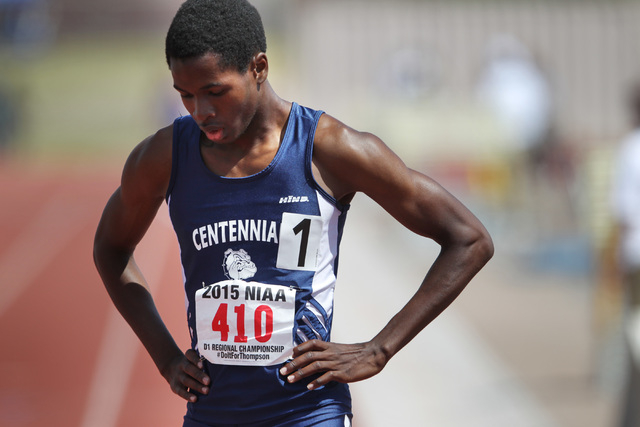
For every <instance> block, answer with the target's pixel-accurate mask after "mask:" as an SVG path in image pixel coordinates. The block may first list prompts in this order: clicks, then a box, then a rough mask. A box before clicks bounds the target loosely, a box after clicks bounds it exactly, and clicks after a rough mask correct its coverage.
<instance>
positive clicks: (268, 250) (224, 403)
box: [167, 103, 350, 424]
mask: <svg viewBox="0 0 640 427" xmlns="http://www.w3.org/2000/svg"><path fill="white" fill-rule="evenodd" d="M321 115H322V112H321V111H315V110H311V109H309V108H305V107H302V106H300V105H298V104H296V103H293V104H292V107H291V112H290V115H289V119H288V121H287V124H286V130H285V132H284V136H283V139H282V141H281V144H280V147H279V149H278V151H277V153H276V155H275V157H274V158H273V160H272V161H271V163H270V164H269V165H268V166H267V167H266V168H265V169H264V170H262V171H260V172H258V173H256V174H255V175H251V176H247V177H242V178H226V177H222V176H218V175H216V174H215V173H213V172H212V171H211V170H209V169H208V168H207V166H206V165H205V163H204V160H203V158H202V156H201V151H200V138H201V132H200V129H199V128H198V126H197V124H196V123H195V121H194V120H193V119H192V118H191V117H190V116H187V117H181V118H178V119H176V121H175V122H174V125H173V165H172V173H171V181H170V185H169V189H168V191H167V204H168V206H169V213H170V217H171V221H172V223H173V227H174V230H175V232H176V235H177V238H178V242H179V246H180V256H181V262H182V268H183V276H184V277H183V278H184V289H185V296H186V308H187V321H188V325H189V331H190V334H191V342H192V347H193V348H194V349H195V350H196V351H198V352H199V354H200V355H201V356H202V357H203V359H204V362H205V370H206V371H207V373H208V374H209V375H210V376H211V379H212V386H211V391H210V392H209V394H208V395H206V396H199V399H198V402H197V403H195V404H192V403H189V404H188V416H189V417H190V418H192V419H194V420H196V421H199V422H202V423H204V424H206V422H207V421H210V422H211V421H213V420H215V422H219V423H243V422H255V421H260V420H267V419H271V418H277V417H280V416H282V415H284V414H287V413H291V412H292V411H297V410H306V409H311V408H315V407H317V406H322V405H328V404H337V405H342V406H343V407H344V408H345V413H349V412H350V395H349V390H348V387H347V386H346V385H344V384H338V383H331V384H328V385H326V386H324V387H321V388H320V389H318V390H314V391H308V390H307V389H306V384H307V381H303V382H302V383H299V384H288V383H286V382H285V380H284V378H283V377H281V376H280V374H279V372H278V370H279V368H280V367H281V366H282V364H283V361H284V360H285V359H286V358H287V356H290V350H289V349H290V347H292V346H293V345H296V344H298V343H301V342H303V341H306V340H309V339H321V340H325V341H329V340H330V333H331V323H332V318H333V292H334V287H335V281H336V276H337V267H338V248H339V243H340V239H341V236H342V230H343V225H344V221H345V218H346V212H347V209H348V206H344V205H341V204H340V203H339V202H338V201H337V200H335V199H334V198H333V197H331V196H330V195H329V194H327V193H326V192H325V191H324V190H323V189H322V188H321V187H320V186H319V185H318V184H317V183H316V181H315V180H314V178H313V174H312V168H311V159H312V151H313V139H314V135H315V130H316V126H317V124H318V120H319V118H320V116H321ZM283 349H284V350H283Z"/></svg>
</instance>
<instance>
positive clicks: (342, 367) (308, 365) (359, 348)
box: [280, 340, 387, 390]
mask: <svg viewBox="0 0 640 427" xmlns="http://www.w3.org/2000/svg"><path fill="white" fill-rule="evenodd" d="M293 357H294V358H293V360H292V361H290V362H288V363H287V364H285V365H284V366H283V367H282V368H281V369H280V373H281V374H282V375H285V376H287V381H288V382H290V383H295V382H298V381H300V380H302V379H303V378H306V377H308V376H310V375H314V374H322V375H320V377H318V378H317V379H315V380H314V381H311V382H310V383H309V384H308V385H307V388H308V389H309V390H313V389H316V388H318V387H320V386H323V385H325V384H327V383H329V382H331V381H337V382H340V383H351V382H356V381H361V380H364V379H367V378H369V377H372V376H374V375H376V374H377V373H379V372H380V371H382V368H384V366H385V364H386V363H387V358H386V356H385V355H384V353H382V351H381V350H380V349H379V348H377V347H376V346H374V345H373V344H372V343H362V344H336V343H331V342H325V341H320V340H311V341H307V342H304V343H302V344H300V345H299V346H297V347H295V348H294V349H293Z"/></svg>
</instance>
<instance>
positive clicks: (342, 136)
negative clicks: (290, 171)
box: [313, 114, 409, 200]
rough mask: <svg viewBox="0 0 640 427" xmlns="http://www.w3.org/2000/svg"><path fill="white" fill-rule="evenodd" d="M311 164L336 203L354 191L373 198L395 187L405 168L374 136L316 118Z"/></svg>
mask: <svg viewBox="0 0 640 427" xmlns="http://www.w3.org/2000/svg"><path fill="white" fill-rule="evenodd" d="M313 163H314V166H315V168H317V170H318V173H319V174H320V175H321V178H322V181H323V183H324V184H325V185H326V187H328V188H330V189H331V192H332V194H333V195H334V197H336V198H337V199H338V200H340V199H342V198H345V197H346V198H347V199H348V198H350V197H352V196H353V194H354V193H355V192H364V193H367V194H369V195H370V196H373V195H374V193H375V192H376V191H379V190H381V189H382V188H384V187H387V186H389V185H393V183H394V182H395V183H396V184H398V179H403V178H406V175H407V174H408V173H409V169H408V168H407V167H406V165H405V164H404V163H403V162H402V160H401V159H400V158H399V157H398V156H397V155H396V154H395V153H394V152H393V151H392V150H391V149H389V147H388V146H387V145H386V144H385V143H384V142H383V141H382V140H381V139H380V138H378V137H377V136H375V135H373V134H371V133H368V132H361V131H357V130H355V129H353V128H351V127H349V126H347V125H346V124H344V123H342V122H341V121H339V120H337V119H336V118H334V117H332V116H330V115H327V114H324V115H322V116H321V117H320V121H319V123H318V128H317V130H316V136H315V140H314V150H313Z"/></svg>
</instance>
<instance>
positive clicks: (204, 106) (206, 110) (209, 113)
mask: <svg viewBox="0 0 640 427" xmlns="http://www.w3.org/2000/svg"><path fill="white" fill-rule="evenodd" d="M215 115H216V114H215V109H214V108H213V105H211V103H210V102H208V100H207V99H206V97H202V96H199V97H196V98H195V100H194V103H193V111H192V112H191V116H192V117H193V119H194V120H195V121H197V122H204V121H205V120H207V119H208V118H211V117H215Z"/></svg>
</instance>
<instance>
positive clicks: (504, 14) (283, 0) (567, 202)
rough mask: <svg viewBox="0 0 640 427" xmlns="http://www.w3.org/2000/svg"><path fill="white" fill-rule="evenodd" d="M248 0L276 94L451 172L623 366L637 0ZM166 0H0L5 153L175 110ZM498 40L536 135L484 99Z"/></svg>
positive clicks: (602, 356) (33, 151)
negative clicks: (560, 284) (617, 162)
mask: <svg viewBox="0 0 640 427" xmlns="http://www.w3.org/2000/svg"><path fill="white" fill-rule="evenodd" d="M253 3H254V4H255V5H256V6H257V7H258V8H259V9H260V11H261V13H262V14H263V18H264V21H265V25H266V29H267V32H268V40H269V54H270V58H271V67H272V69H271V74H270V78H271V79H272V81H274V85H275V87H276V88H277V89H278V91H279V93H280V95H281V96H283V97H285V98H287V99H290V100H296V101H298V102H300V103H303V104H307V105H310V106H313V107H316V108H321V109H324V110H326V111H328V112H329V113H331V114H332V115H334V116H336V117H338V118H340V119H342V120H344V121H345V122H347V123H349V124H351V125H353V126H354V127H356V128H359V129H363V130H368V131H371V132H373V133H376V134H377V135H379V136H380V137H382V138H383V139H384V140H385V141H386V142H387V143H388V144H389V145H391V146H392V148H393V149H394V150H396V151H397V152H399V153H400V155H401V156H402V157H403V158H405V159H406V161H407V162H408V163H409V164H410V165H411V166H413V167H416V168H420V169H423V170H426V171H427V172H428V173H430V174H431V175H434V176H435V177H436V178H438V179H442V180H443V181H446V184H447V186H448V187H449V188H451V189H452V191H454V192H456V194H457V195H460V197H461V198H463V199H465V201H466V202H467V203H470V204H471V205H472V207H474V210H476V211H477V212H478V213H479V214H480V216H482V219H483V220H484V221H485V222H486V223H487V224H488V226H489V227H490V228H491V231H492V233H494V235H495V236H496V237H497V240H498V241H499V243H500V246H499V248H498V250H499V252H498V255H499V256H500V255H505V254H506V252H509V255H523V256H522V259H527V260H528V261H527V266H528V267H536V268H539V269H543V270H544V269H546V270H554V271H555V272H559V273H560V274H563V275H564V276H563V277H565V278H566V281H567V282H569V283H572V282H576V283H580V284H583V283H586V284H587V285H588V286H589V287H588V289H584V292H585V293H589V294H590V295H593V303H592V310H593V320H594V323H593V325H584V327H585V328H593V331H594V333H595V342H596V348H595V353H597V355H596V356H595V357H594V358H595V359H596V360H600V361H599V362H597V363H596V365H598V363H599V365H598V366H596V367H594V370H595V371H596V372H595V374H594V375H596V376H600V377H602V378H601V379H602V382H603V383H604V384H605V385H606V387H605V388H607V387H609V389H614V390H615V389H616V387H617V386H618V385H619V382H620V377H621V375H623V374H622V373H621V372H620V369H619V368H616V366H619V365H620V363H618V364H617V365H616V364H615V363H614V364H613V366H614V367H613V368H612V367H611V363H609V362H610V361H611V360H617V359H618V358H619V357H620V355H619V354H616V351H615V348H616V344H615V343H616V342H617V341H616V340H617V339H618V337H617V334H618V333H619V330H618V329H619V324H618V321H619V315H620V313H619V310H620V298H621V294H620V289H619V283H618V280H617V272H616V268H615V262H614V261H612V259H611V254H612V252H611V245H612V242H611V230H612V224H611V220H610V216H609V208H608V188H609V179H610V178H609V176H610V173H611V169H610V168H611V160H612V156H613V153H614V152H615V149H616V148H617V143H618V141H619V139H620V138H621V137H622V136H623V135H624V134H625V133H626V131H627V130H628V129H629V126H630V124H629V121H628V115H627V110H626V105H625V101H626V98H625V95H626V91H627V90H628V88H629V87H630V86H631V85H632V84H634V83H636V81H638V80H640V55H638V53H639V52H638V45H637V40H639V39H640V25H638V24H639V23H640V2H638V1H631V0H629V1H624V0H618V1H606V0H601V1H596V0H592V1H571V0H565V1H560V0H556V1H551V0H548V1H534V0H529V1H526V0H520V1H518V0H513V1H507V0H503V1H500V0H495V1H458V0H447V1H445V0H425V1H417V0H416V1H407V0H403V1H381V0H369V1H365V0H329V1H321V2H320V1H312V0H255V1H254V2H253ZM179 4H180V1H179V0H111V1H109V2H97V1H88V0H48V1H47V0H0V149H2V150H4V152H5V153H6V154H5V156H7V157H8V156H11V155H12V156H15V157H18V158H27V159H29V158H35V159H40V160H41V159H42V158H43V157H45V156H46V157H48V158H51V157H53V158H56V159H58V160H62V159H64V158H65V157H71V159H70V160H69V159H67V160H66V161H67V162H69V161H78V160H79V161H82V162H85V161H87V159H92V158H94V159H95V158H101V159H104V158H105V156H107V158H114V159H117V160H116V161H117V162H118V163H117V164H118V167H119V165H120V162H121V159H122V157H123V153H126V152H128V151H129V150H130V148H131V147H132V146H133V144H135V143H136V142H137V141H139V140H141V139H142V138H144V137H145V136H146V135H147V133H148V132H150V131H152V130H153V129H155V128H156V127H158V126H159V125H162V124H165V123H168V120H170V119H169V117H174V116H176V115H177V114H179V113H180V111H181V109H180V106H179V105H178V104H177V103H178V100H177V99H174V98H175V97H174V96H173V94H172V93H171V87H170V86H171V85H170V84H169V83H168V80H167V79H168V78H169V76H168V72H167V70H166V64H165V63H164V57H163V55H164V52H163V42H164V40H163V36H164V31H165V30H166V28H167V26H168V23H169V21H170V19H171V17H172V15H173V13H174V12H175V10H176V8H177V7H178V5H179ZM496 46H497V47H498V48H500V49H503V48H504V49H507V50H509V51H510V52H514V51H516V52H518V54H519V55H521V58H525V59H526V62H527V63H528V65H529V66H530V67H531V68H529V72H521V73H520V74H519V76H520V77H522V76H523V75H525V74H526V75H528V76H531V75H532V74H531V73H534V74H535V75H536V78H537V79H538V80H536V81H537V82H538V83H532V84H533V85H534V86H535V85H536V84H538V86H535V88H534V91H535V90H538V92H536V93H537V95H536V96H533V98H530V99H529V100H531V102H534V103H535V102H538V104H537V105H534V106H530V105H529V107H530V108H532V109H530V110H526V111H529V114H530V115H531V117H532V116H533V115H534V114H536V112H538V113H539V116H536V117H539V119H540V127H541V129H542V131H540V132H539V134H538V135H539V136H538V137H537V139H536V141H535V142H533V143H532V145H531V146H530V145H527V144H524V145H523V142H522V141H518V134H514V133H510V130H509V127H508V126H506V125H505V124H504V123H503V122H501V121H500V117H499V115H495V114H494V111H493V110H491V109H490V108H488V107H487V104H485V103H483V99H482V96H481V92H482V87H483V78H484V76H486V74H485V72H486V71H487V70H488V69H489V67H490V66H491V65H490V64H491V63H490V62H489V60H490V59H492V58H495V57H492V56H491V54H494V53H495V50H496V48H497V47H496ZM520 70H521V71H522V68H520ZM532 70H533V71H532ZM527 73H529V74H527ZM521 101H522V100H521ZM514 102H516V101H514ZM522 102H526V100H524V101H522ZM536 108H537V109H536ZM512 120H513V121H515V120H516V118H513V119H512ZM507 124H513V123H507ZM532 147H533V148H532ZM612 348H613V350H611V349H612Z"/></svg>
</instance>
